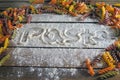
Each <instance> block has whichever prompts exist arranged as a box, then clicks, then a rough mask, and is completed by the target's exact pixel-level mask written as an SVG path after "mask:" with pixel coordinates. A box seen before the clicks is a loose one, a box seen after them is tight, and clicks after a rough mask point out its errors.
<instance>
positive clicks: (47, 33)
mask: <svg viewBox="0 0 120 80" xmlns="http://www.w3.org/2000/svg"><path fill="white" fill-rule="evenodd" d="M113 34H114V31H112V29H110V27H108V26H104V25H99V24H93V23H91V24H90V23H88V24H85V23H31V24H26V25H25V26H24V27H22V28H20V29H19V30H18V31H17V35H16V37H15V39H14V40H13V41H14V42H15V44H16V46H28V47H29V46H32V47H77V48H84V47H85V48H105V47H107V46H109V45H110V44H112V43H113V42H114V40H115V37H113ZM101 43H102V44H101Z"/></svg>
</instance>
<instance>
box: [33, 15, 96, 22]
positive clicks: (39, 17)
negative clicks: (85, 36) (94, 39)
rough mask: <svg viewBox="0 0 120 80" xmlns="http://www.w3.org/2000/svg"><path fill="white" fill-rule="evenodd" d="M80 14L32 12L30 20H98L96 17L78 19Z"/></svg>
mask: <svg viewBox="0 0 120 80" xmlns="http://www.w3.org/2000/svg"><path fill="white" fill-rule="evenodd" d="M80 17H81V15H79V16H77V17H72V16H70V15H57V14H34V15H32V21H31V22H98V21H97V20H96V19H91V18H89V17H88V18H86V19H85V20H80Z"/></svg>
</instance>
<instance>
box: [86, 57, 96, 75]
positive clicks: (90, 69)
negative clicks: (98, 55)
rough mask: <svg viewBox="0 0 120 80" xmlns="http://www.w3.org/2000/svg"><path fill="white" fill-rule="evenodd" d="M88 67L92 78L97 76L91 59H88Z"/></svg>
mask: <svg viewBox="0 0 120 80" xmlns="http://www.w3.org/2000/svg"><path fill="white" fill-rule="evenodd" d="M86 67H87V68H88V73H89V74H90V75H91V76H94V75H95V72H94V70H93V67H92V66H91V62H90V59H87V60H86Z"/></svg>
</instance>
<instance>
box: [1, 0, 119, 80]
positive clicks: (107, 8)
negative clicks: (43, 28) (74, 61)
mask: <svg viewBox="0 0 120 80" xmlns="http://www.w3.org/2000/svg"><path fill="white" fill-rule="evenodd" d="M30 3H31V5H30V6H22V7H20V8H8V9H6V10H4V11H3V12H1V13H0V65H2V64H3V63H4V62H5V61H6V60H7V59H9V57H10V54H9V53H8V52H6V49H7V48H8V45H9V40H11V39H13V38H14V37H13V35H14V31H15V30H16V29H17V28H21V27H22V26H23V24H22V23H23V22H26V23H30V21H31V19H32V17H31V14H43V13H54V14H59V15H63V14H65V15H66V14H68V15H71V16H78V15H82V17H80V19H81V20H84V19H85V18H86V17H88V16H90V17H93V18H97V19H98V21H99V22H100V23H101V24H104V25H108V26H110V27H111V28H113V29H115V30H116V32H117V33H116V36H117V37H119V36H120V8H119V7H120V4H114V5H110V4H106V3H104V2H99V3H96V4H90V3H85V2H75V1H74V0H51V1H50V2H49V3H48V4H43V3H44V0H30ZM34 4H42V6H41V5H40V6H38V7H35V6H34ZM101 58H102V59H103V61H104V62H105V63H106V64H107V66H108V67H106V68H104V69H102V70H99V71H98V72H97V73H98V74H100V76H99V77H98V79H99V80H104V79H106V78H109V77H112V76H115V75H117V74H118V73H119V72H118V71H116V69H120V39H119V38H118V40H117V41H115V42H114V43H113V44H112V45H110V46H109V47H108V48H106V49H105V52H104V53H103V54H102V55H101V56H100V58H95V59H94V60H93V61H92V62H91V61H90V59H87V60H86V67H87V68H88V70H89V71H88V72H89V74H90V75H91V76H94V75H95V74H96V72H95V71H94V68H93V65H95V64H96V62H98V61H99V60H101ZM103 74H104V75H103Z"/></svg>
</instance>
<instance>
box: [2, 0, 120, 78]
mask: <svg viewBox="0 0 120 80" xmlns="http://www.w3.org/2000/svg"><path fill="white" fill-rule="evenodd" d="M97 1H104V0H97ZM106 2H109V3H116V2H120V1H119V0H106ZM23 4H24V5H26V4H27V5H29V3H28V0H0V9H4V8H7V7H19V6H21V5H23ZM32 16H33V19H32V23H30V24H26V25H25V26H24V27H23V28H21V29H19V30H18V31H17V35H16V38H15V39H14V40H12V41H11V42H12V43H11V44H10V46H9V48H8V51H10V53H11V58H10V60H9V61H8V62H7V63H6V64H5V65H4V67H0V80H94V79H95V78H96V77H90V76H89V74H88V73H87V69H86V68H85V67H83V66H82V65H83V62H84V60H85V59H86V58H90V59H93V58H94V57H95V56H97V55H98V54H100V53H101V52H103V50H104V48H105V47H107V46H108V45H110V44H111V43H112V42H113V41H114V40H115V39H116V38H115V37H113V36H114V34H113V33H114V31H113V30H111V29H110V28H109V27H108V26H103V25H98V21H97V20H93V19H90V18H87V19H86V20H85V21H80V20H79V17H70V16H68V15H55V14H42V15H32ZM42 30H43V32H42ZM84 34H85V36H83V35H84ZM60 35H62V38H59V37H60ZM86 35H87V36H86ZM89 36H91V37H89ZM56 39H57V40H56ZM108 39H109V41H108ZM35 42H37V43H35ZM89 43H90V44H89ZM95 70H97V69H95ZM119 78H120V76H117V77H115V78H114V80H119ZM109 80H113V78H111V79H109Z"/></svg>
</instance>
